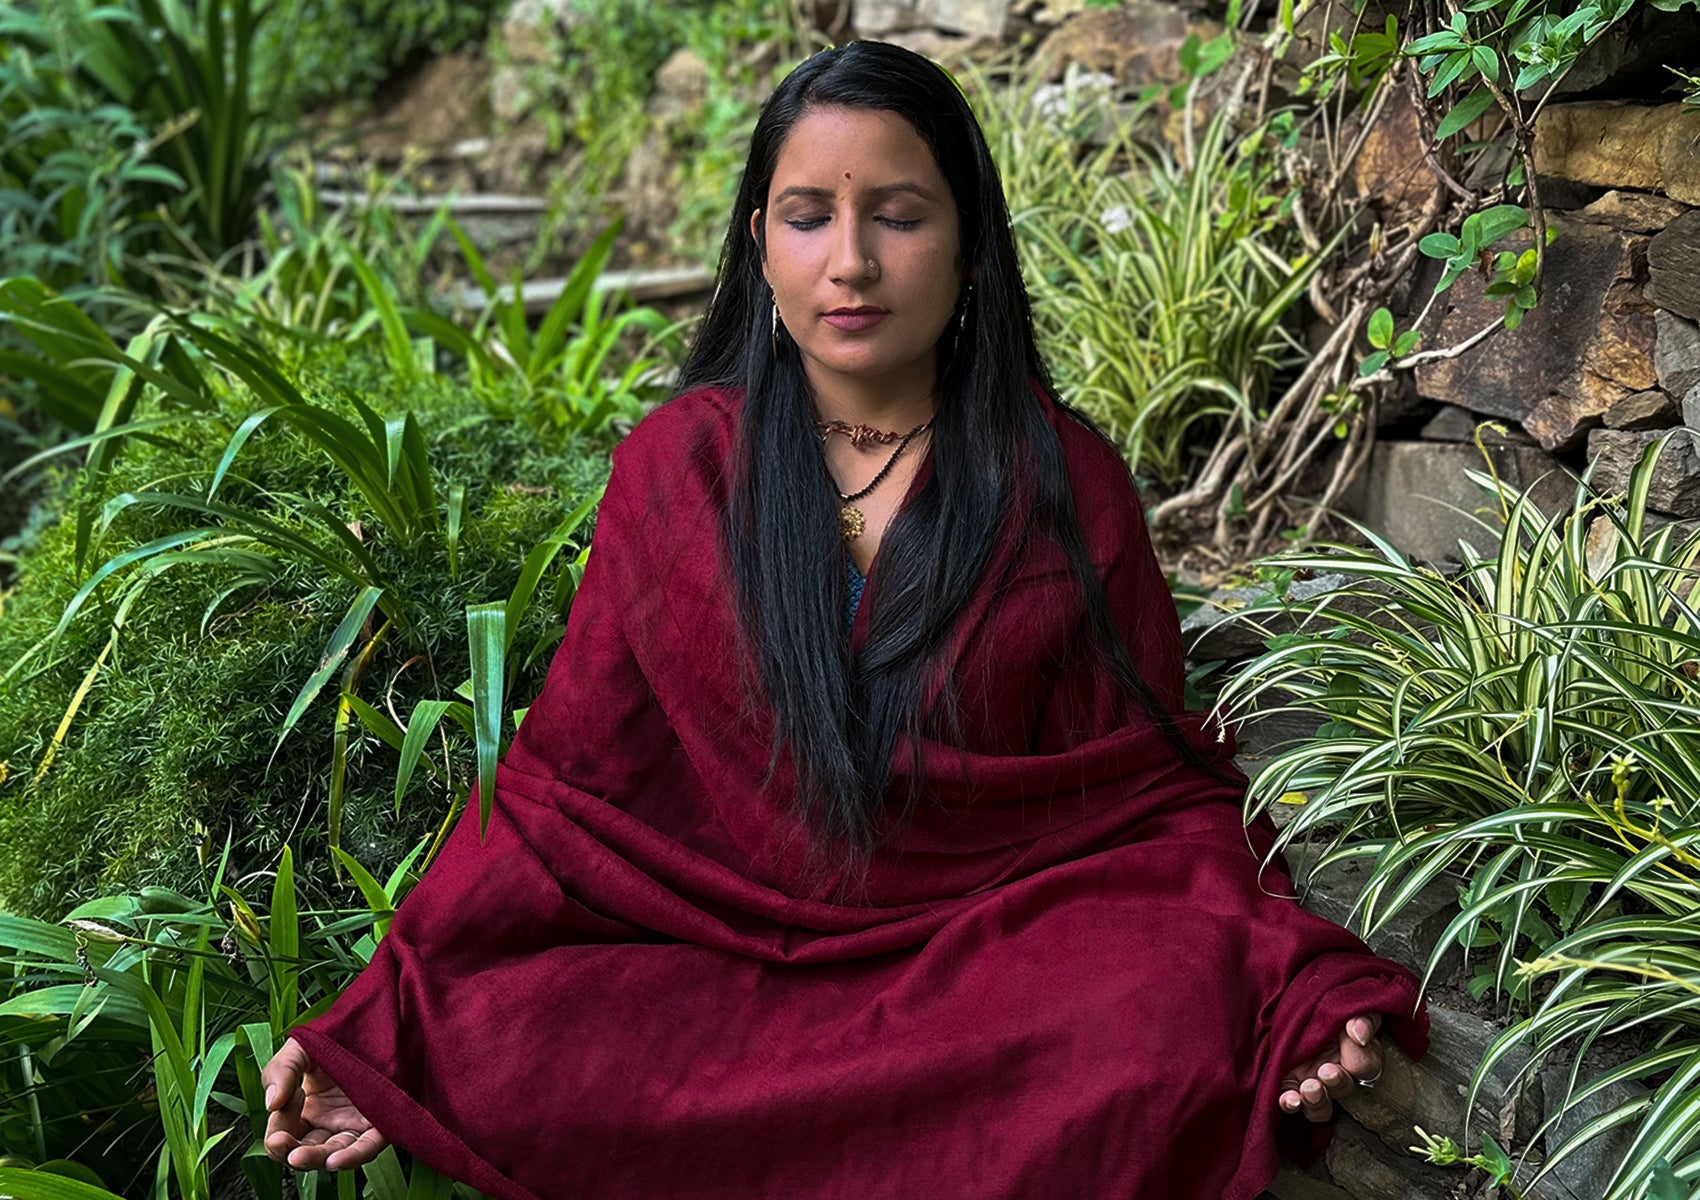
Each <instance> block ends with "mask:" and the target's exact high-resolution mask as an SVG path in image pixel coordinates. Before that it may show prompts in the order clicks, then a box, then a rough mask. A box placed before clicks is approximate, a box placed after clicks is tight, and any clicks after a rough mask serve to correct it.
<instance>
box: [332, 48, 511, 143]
mask: <svg viewBox="0 0 1700 1200" xmlns="http://www.w3.org/2000/svg"><path fill="white" fill-rule="evenodd" d="M489 76H490V68H489V65H488V63H487V62H486V61H485V58H484V55H483V53H482V52H481V51H479V50H476V49H469V50H460V51H457V52H455V53H454V54H445V55H442V56H440V57H437V58H431V59H427V60H426V61H425V62H423V63H421V64H420V65H419V66H418V67H417V68H416V69H414V70H412V71H409V72H407V73H406V74H404V75H401V76H398V77H397V78H395V79H392V80H390V81H389V82H388V83H386V84H385V85H384V86H383V87H382V88H381V89H379V91H378V94H377V95H376V96H374V97H373V99H372V102H371V105H370V106H369V108H367V109H366V110H365V111H353V110H350V109H348V108H343V107H338V108H332V109H321V110H319V111H317V112H313V113H309V114H308V115H307V117H306V118H305V119H304V121H303V124H304V125H305V126H306V127H307V129H308V130H309V131H310V132H311V133H312V134H313V135H314V136H315V138H316V139H317V138H321V137H324V136H327V135H331V136H338V137H342V138H346V139H347V143H346V147H347V148H346V149H345V150H343V151H342V152H341V153H340V154H339V155H338V157H352V158H356V159H363V160H372V159H378V160H382V161H385V162H392V163H393V162H396V161H399V160H401V159H402V158H404V157H405V156H406V154H407V152H408V150H409V149H410V148H418V149H421V150H424V151H427V152H433V151H435V152H442V151H445V150H447V149H448V148H449V147H451V146H453V145H454V144H455V143H456V142H460V141H464V140H466V139H468V138H476V137H487V136H489V134H490V131H491V117H490V102H489V82H488V81H489Z"/></svg>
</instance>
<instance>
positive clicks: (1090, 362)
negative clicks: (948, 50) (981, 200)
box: [964, 70, 1318, 486]
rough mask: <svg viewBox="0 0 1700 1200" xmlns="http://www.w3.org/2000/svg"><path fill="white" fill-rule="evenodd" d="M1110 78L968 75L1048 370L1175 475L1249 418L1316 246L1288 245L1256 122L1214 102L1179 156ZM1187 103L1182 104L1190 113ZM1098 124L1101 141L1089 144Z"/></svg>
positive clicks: (1149, 471) (1285, 335)
mask: <svg viewBox="0 0 1700 1200" xmlns="http://www.w3.org/2000/svg"><path fill="white" fill-rule="evenodd" d="M1106 78H1107V77H1102V76H1091V75H1086V74H1082V73H1080V72H1078V71H1073V70H1071V72H1070V74H1069V75H1068V77H1067V79H1066V80H1065V82H1064V83H1063V84H1062V85H1049V84H1042V83H1041V82H1040V80H1039V79H1038V78H1037V77H1033V78H1026V79H1021V80H1018V81H1017V82H1016V84H1015V86H1011V87H1007V88H1005V87H1001V86H997V85H996V84H995V83H994V77H993V76H992V74H991V73H990V72H988V71H985V70H972V71H969V72H966V73H965V76H964V84H965V85H966V86H968V87H969V88H970V89H971V94H972V95H973V97H974V100H975V104H976V108H977V110H978V111H979V112H980V114H981V119H982V121H983V122H984V123H985V126H986V134H987V138H988V140H989V141H990V143H991V146H992V152H993V155H994V157H995V158H996V159H997V160H998V163H999V166H1000V169H1001V170H1002V171H1003V174H1004V184H1005V189H1006V191H1007V193H1008V196H1009V206H1010V216H1011V220H1012V224H1013V227H1014V231H1015V235H1016V245H1017V249H1018V250H1019V252H1020V255H1021V263H1022V271H1023V275H1024V277H1025V279H1026V281H1027V286H1028V289H1029V292H1030V294H1031V296H1032V299H1033V316H1034V326H1035V331H1036V332H1037V334H1038V337H1039V342H1040V348H1041V349H1042V350H1043V351H1044V353H1045V356H1046V358H1047V359H1048V360H1049V361H1050V363H1051V365H1052V367H1053V369H1054V371H1055V374H1056V378H1057V382H1058V385H1059V386H1060V387H1061V388H1062V389H1063V390H1064V391H1065V392H1067V394H1068V395H1069V397H1070V398H1071V399H1072V400H1074V401H1076V402H1078V403H1079V404H1080V405H1081V407H1082V408H1084V409H1085V410H1086V411H1087V412H1089V413H1090V414H1091V415H1092V416H1093V417H1094V418H1096V419H1098V420H1099V421H1100V422H1102V423H1103V424H1104V425H1105V426H1106V428H1107V430H1108V431H1109V432H1110V433H1111V435H1112V436H1114V437H1115V438H1117V439H1118V440H1119V441H1120V442H1121V443H1122V445H1123V447H1124V452H1125V454H1126V456H1127V458H1128V460H1129V462H1130V463H1131V464H1132V465H1133V467H1134V469H1135V471H1137V472H1139V473H1141V474H1143V475H1146V476H1149V477H1151V478H1153V479H1156V480H1158V481H1160V482H1162V483H1164V484H1167V485H1171V486H1173V485H1178V484H1181V483H1183V482H1185V481H1186V480H1187V479H1188V477H1189V476H1190V474H1191V473H1192V472H1194V471H1195V470H1196V469H1197V464H1196V463H1195V462H1194V454H1195V452H1197V451H1199V450H1202V449H1204V448H1206V447H1208V445H1209V444H1210V441H1211V440H1212V439H1213V438H1214V437H1215V436H1216V435H1217V434H1219V433H1221V432H1222V431H1223V429H1224V427H1228V428H1230V429H1247V428H1249V427H1250V426H1251V425H1252V423H1253V422H1254V421H1255V420H1256V419H1257V418H1258V416H1259V414H1260V409H1261V408H1263V407H1264V405H1265V399H1264V397H1265V393H1266V391H1267V389H1268V386H1269V383H1270V380H1271V378H1272V377H1273V375H1274V373H1275V371H1276V369H1277V368H1278V367H1280V366H1283V365H1286V364H1289V363H1291V362H1292V361H1293V360H1294V359H1295V358H1296V357H1300V356H1302V348H1301V347H1300V346H1299V345H1298V343H1297V341H1296V339H1295V338H1294V337H1293V335H1292V334H1291V333H1290V332H1288V330H1287V329H1286V327H1285V326H1286V323H1287V318H1288V315H1289V312H1290V310H1291V309H1292V308H1293V307H1294V305H1295V304H1296V302H1297V301H1298V299H1299V298H1300V297H1301V296H1302V295H1303V293H1304V290H1305V287H1306V285H1307V284H1308V283H1309V281H1310V278H1311V274H1312V272H1313V271H1314V270H1315V267H1316V263H1317V261H1318V260H1317V259H1316V258H1313V257H1311V256H1308V255H1303V254H1298V253H1297V250H1298V249H1299V241H1298V237H1297V234H1296V232H1295V230H1294V228H1293V226H1292V224H1291V222H1290V221H1289V220H1287V218H1286V211H1287V203H1286V202H1285V201H1284V200H1283V197H1282V195H1281V194H1280V193H1279V191H1278V189H1277V188H1276V187H1275V180H1274V174H1275V173H1274V170H1273V165H1272V159H1271V157H1270V155H1269V154H1268V151H1267V147H1266V146H1265V145H1264V144H1263V141H1262V134H1261V133H1259V134H1257V135H1256V136H1252V137H1245V138H1237V137H1235V135H1234V134H1233V131H1232V129H1231V128H1230V126H1229V124H1228V122H1227V120H1226V118H1225V117H1224V115H1223V114H1222V113H1220V112H1218V114H1217V115H1216V116H1215V117H1213V118H1212V119H1211V120H1209V121H1208V122H1206V123H1205V124H1204V127H1203V128H1202V129H1201V130H1200V131H1198V135H1197V138H1196V141H1195V142H1193V141H1189V144H1190V145H1191V147H1192V156H1191V159H1190V161H1188V162H1177V161H1175V159H1174V158H1173V157H1172V156H1170V155H1167V154H1164V153H1159V152H1157V151H1154V150H1152V149H1150V148H1149V147H1148V146H1146V145H1145V144H1144V143H1143V141H1142V138H1143V137H1144V136H1145V135H1146V133H1147V132H1148V129H1149V125H1150V122H1151V114H1152V110H1151V109H1150V107H1149V105H1148V104H1147V103H1145V102H1143V101H1142V102H1140V103H1138V104H1135V105H1132V106H1131V107H1129V108H1127V109H1125V110H1123V109H1120V108H1118V107H1117V105H1116V104H1115V103H1114V96H1113V88H1112V87H1111V86H1110V85H1109V84H1108V83H1107V82H1105V79H1106ZM1189 119H1190V114H1189ZM1093 137H1096V139H1097V144H1095V145H1094V144H1089V143H1090V141H1091V139H1092V138H1093Z"/></svg>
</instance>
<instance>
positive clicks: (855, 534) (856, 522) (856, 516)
mask: <svg viewBox="0 0 1700 1200" xmlns="http://www.w3.org/2000/svg"><path fill="white" fill-rule="evenodd" d="M867 524H868V523H867V520H866V519H865V518H864V517H863V516H862V510H861V509H859V508H857V507H856V506H855V505H854V504H846V505H845V506H844V507H843V508H841V509H839V510H838V529H839V532H840V533H842V534H843V535H844V540H845V541H847V542H853V541H855V540H856V539H857V538H859V537H861V536H862V530H863V529H865V528H867Z"/></svg>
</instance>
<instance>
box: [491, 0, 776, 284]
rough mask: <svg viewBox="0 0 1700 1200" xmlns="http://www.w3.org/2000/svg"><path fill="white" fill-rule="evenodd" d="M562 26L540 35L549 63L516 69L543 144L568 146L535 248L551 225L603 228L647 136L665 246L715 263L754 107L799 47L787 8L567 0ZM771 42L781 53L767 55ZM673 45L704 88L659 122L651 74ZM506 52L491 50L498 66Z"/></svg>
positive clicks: (746, 0)
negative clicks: (663, 177) (669, 200)
mask: <svg viewBox="0 0 1700 1200" xmlns="http://www.w3.org/2000/svg"><path fill="white" fill-rule="evenodd" d="M562 25H563V27H562V29H561V30H559V31H552V32H551V33H550V34H549V35H548V40H547V42H546V49H545V57H546V58H547V60H548V61H547V65H542V64H536V63H526V64H521V65H519V67H518V78H519V80H520V84H521V86H522V88H523V89H524V94H525V96H526V98H527V100H528V102H529V103H528V107H529V110H530V112H532V113H534V114H536V117H537V119H539V120H541V121H542V122H543V124H544V126H545V130H546V132H547V134H548V136H549V140H550V143H551V145H552V147H553V148H554V149H556V150H559V149H561V148H562V147H563V146H565V145H566V144H567V143H568V142H569V141H570V142H571V143H573V144H574V145H575V146H576V149H575V152H574V153H573V155H572V157H571V159H570V161H569V163H568V164H567V166H566V169H565V170H563V171H560V172H557V173H556V175H555V176H554V178H552V180H551V185H550V191H551V200H552V204H551V222H550V224H551V228H550V229H548V230H546V231H545V237H544V238H543V239H542V243H541V244H545V245H546V244H547V243H548V241H549V239H550V236H552V234H553V232H554V230H555V228H558V227H565V228H578V227H582V226H585V225H601V224H603V223H605V222H606V221H607V219H608V214H607V212H606V211H605V210H606V208H607V207H608V199H607V197H608V196H609V194H610V193H611V192H612V191H613V189H614V187H615V185H616V184H617V183H618V182H619V180H620V178H621V176H622V175H623V174H624V172H625V169H626V165H627V162H628V160H629V159H630V158H631V156H632V154H633V153H634V152H635V151H636V150H637V149H638V148H639V147H640V146H641V145H642V144H643V143H644V141H645V139H646V138H650V137H652V136H653V137H655V138H656V141H657V146H656V150H657V154H658V157H659V158H660V160H661V161H662V162H664V163H666V164H667V165H668V166H667V169H668V171H669V178H668V180H667V182H666V186H665V192H666V194H667V195H669V196H671V197H676V198H677V202H678V210H677V213H676V215H675V216H674V217H673V219H672V221H671V225H670V228H669V229H668V230H667V231H666V233H667V236H668V239H669V240H670V241H671V242H672V243H673V244H674V245H676V246H678V247H679V248H680V252H681V253H685V254H691V255H694V256H695V257H697V258H699V259H700V260H701V261H702V262H704V263H705V264H706V265H713V263H714V261H715V258H716V256H717V255H718V253H719V250H720V238H721V236H722V235H723V234H724V232H725V230H724V222H725V219H726V213H727V211H728V210H729V209H730V208H731V205H732V197H733V193H734V192H735V191H736V188H737V183H738V174H739V172H740V170H741V169H742V167H743V160H744V155H745V153H746V151H747V150H748V148H749V135H750V131H751V130H752V129H753V128H754V126H755V122H756V117H757V116H758V115H759V113H760V111H761V102H762V100H763V99H765V98H766V96H767V94H768V93H769V92H770V91H771V90H772V89H773V87H774V85H775V84H777V83H778V81H779V77H780V75H781V74H783V73H784V72H785V71H787V70H789V69H790V67H791V66H792V65H794V63H795V61H796V60H797V59H798V58H800V57H801V55H802V54H803V53H805V52H806V51H805V50H803V49H802V48H801V47H800V46H799V44H798V43H799V38H800V34H799V31H798V29H797V26H796V16H795V13H794V12H793V11H792V9H791V6H788V5H774V4H771V3H767V2H766V0H736V3H716V4H709V3H702V2H701V0H687V2H686V3H679V4H651V3H648V2H647V0H573V3H571V4H570V5H569V6H568V9H567V16H566V19H565V20H564V21H563V23H562ZM772 46H777V47H778V49H779V53H777V54H772V53H771V52H769V51H767V50H766V48H767V47H772ZM680 49H688V50H690V51H691V52H692V53H693V54H695V55H696V56H697V58H699V59H700V60H701V61H702V63H703V65H704V66H705V67H706V68H707V70H706V86H705V92H704V95H703V96H702V98H701V100H700V102H698V103H697V104H696V105H695V107H694V108H693V109H692V110H691V111H690V112H688V113H683V114H676V115H674V116H672V117H671V118H669V119H667V120H666V121H664V122H663V121H661V120H660V119H658V118H657V117H656V116H655V115H653V114H652V113H651V112H650V108H649V101H650V98H651V95H652V94H653V92H654V77H655V73H656V70H657V69H658V68H659V67H660V66H661V64H662V63H663V62H665V61H666V59H667V58H668V56H669V55H671V54H672V53H673V52H674V51H676V50H680ZM504 53H505V51H504V50H503V48H502V47H500V46H498V47H497V48H496V50H495V56H496V57H497V59H498V61H500V60H501V58H502V56H503V54H504Z"/></svg>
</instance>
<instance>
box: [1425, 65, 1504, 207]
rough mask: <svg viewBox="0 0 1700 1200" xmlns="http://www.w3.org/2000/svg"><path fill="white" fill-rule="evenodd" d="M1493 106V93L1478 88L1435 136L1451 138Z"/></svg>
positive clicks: (1458, 105)
mask: <svg viewBox="0 0 1700 1200" xmlns="http://www.w3.org/2000/svg"><path fill="white" fill-rule="evenodd" d="M1492 104H1493V93H1492V92H1490V91H1488V89H1487V88H1485V87H1482V88H1477V89H1476V90H1475V91H1473V92H1471V93H1470V94H1469V95H1468V96H1465V97H1464V98H1463V99H1462V100H1460V101H1459V102H1458V103H1457V104H1454V105H1453V106H1452V110H1451V111H1450V112H1448V113H1447V114H1446V116H1445V117H1444V118H1442V120H1441V122H1440V125H1439V127H1438V128H1436V129H1435V131H1434V136H1435V137H1437V138H1449V137H1451V136H1452V135H1453V134H1455V133H1457V132H1458V131H1460V130H1461V129H1463V128H1464V127H1465V126H1467V125H1468V124H1470V122H1472V121H1474V120H1475V119H1476V118H1477V117H1479V116H1481V115H1482V114H1483V113H1484V112H1486V111H1487V110H1488V108H1489V107H1490V106H1492ZM1431 236H1432V235H1431ZM1424 240H1427V239H1424ZM1490 240H1491V239H1490Z"/></svg>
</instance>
